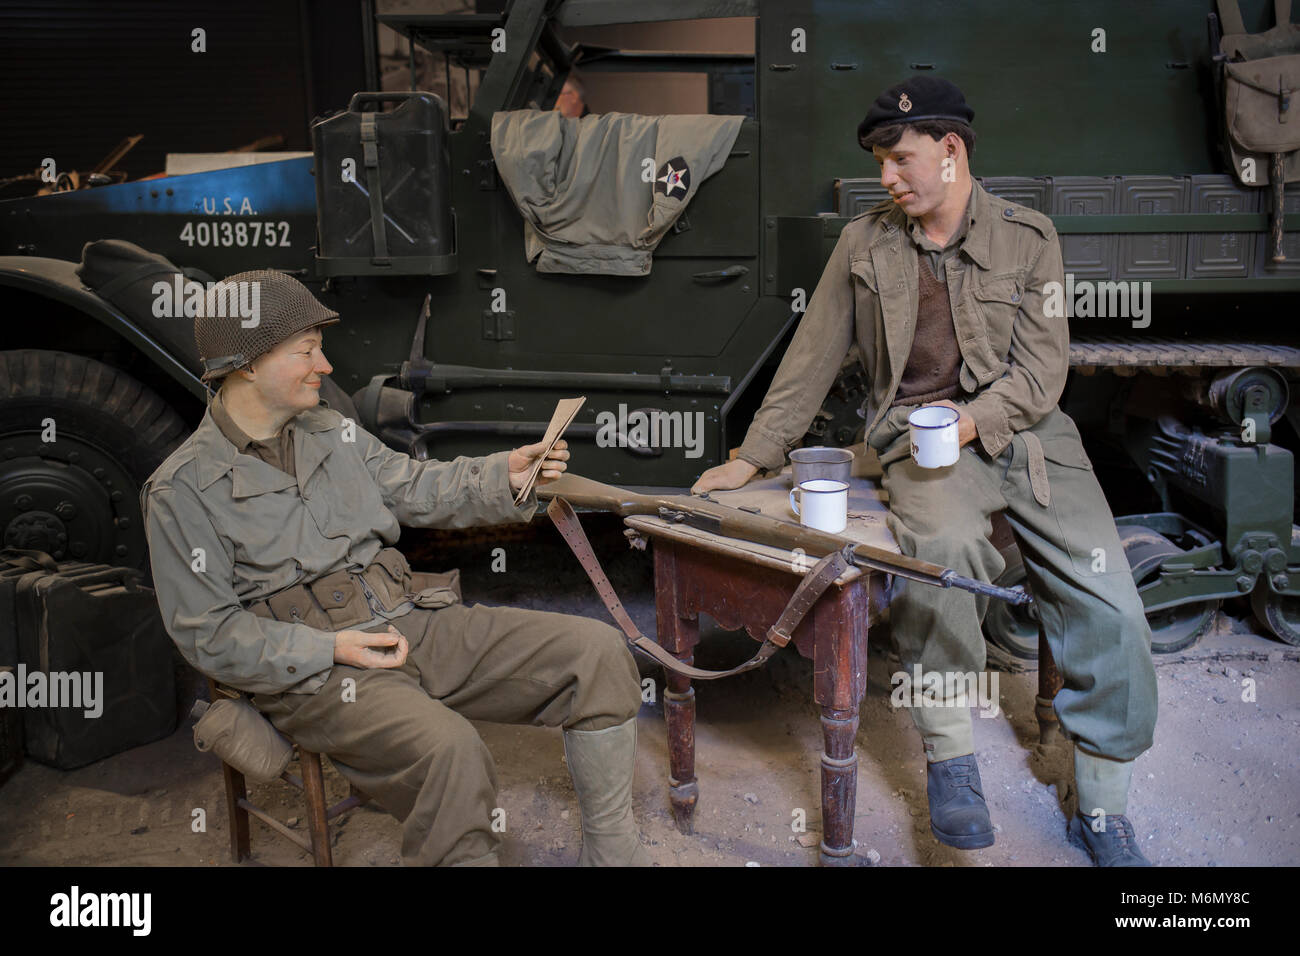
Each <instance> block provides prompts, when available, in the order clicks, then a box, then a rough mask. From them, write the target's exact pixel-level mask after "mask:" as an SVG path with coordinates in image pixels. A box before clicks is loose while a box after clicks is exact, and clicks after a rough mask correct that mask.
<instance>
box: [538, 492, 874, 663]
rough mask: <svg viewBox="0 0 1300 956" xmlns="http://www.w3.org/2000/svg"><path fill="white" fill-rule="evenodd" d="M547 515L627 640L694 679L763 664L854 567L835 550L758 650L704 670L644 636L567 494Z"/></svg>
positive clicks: (816, 568) (811, 574)
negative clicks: (721, 668) (735, 661)
mask: <svg viewBox="0 0 1300 956" xmlns="http://www.w3.org/2000/svg"><path fill="white" fill-rule="evenodd" d="M546 514H547V515H548V516H549V517H550V519H551V521H553V522H554V523H555V527H556V529H557V530H558V531H559V532H560V534H561V535H562V536H563V537H564V540H565V541H566V542H567V543H568V545H569V547H570V548H571V549H573V554H574V557H576V558H577V559H578V563H579V564H581V565H582V570H584V571H586V572H587V577H589V578H591V583H592V584H594V585H595V586H596V593H597V594H599V595H600V599H601V600H602V601H603V602H605V607H606V608H607V609H608V610H609V613H610V616H611V617H613V618H614V620H615V621H616V622H617V623H618V626H619V627H620V628H622V629H623V633H624V634H626V635H627V640H628V643H629V644H630V645H631V646H632V647H633V648H635V649H636V650H638V651H641V652H642V653H643V654H645V655H647V656H649V657H651V658H653V659H654V660H655V661H657V662H658V663H660V664H662V665H663V666H664V668H665V669H667V670H670V671H672V672H673V673H674V674H680V675H682V676H683V677H689V678H691V679H692V680H717V679H718V678H720V677H731V676H732V675H733V674H743V673H744V672H745V671H749V670H753V669H754V668H755V667H761V666H762V665H763V664H764V663H765V662H766V661H767V659H768V658H769V657H771V656H772V655H773V654H775V653H776V652H777V651H778V650H780V649H781V648H783V647H785V645H786V644H788V643H789V642H790V636H791V635H792V634H793V633H794V630H795V628H796V627H798V626H799V622H800V621H802V620H803V617H804V615H805V614H807V613H808V610H809V609H810V608H811V607H812V606H813V605H814V604H816V603H817V599H818V598H820V597H821V596H822V592H824V591H825V590H826V588H828V587H829V586H830V584H831V582H832V581H834V580H835V579H836V578H838V577H839V576H840V575H841V574H843V573H844V572H845V571H847V570H848V568H849V562H848V560H847V559H846V558H845V556H844V552H842V551H832V552H831V553H830V554H828V555H826V557H824V558H822V559H821V560H820V561H818V562H817V564H816V565H814V566H813V568H812V570H811V571H809V572H808V573H807V574H806V575H804V578H803V580H802V581H800V582H799V587H798V588H796V589H795V592H794V596H793V597H791V598H790V602H789V603H788V604H787V605H786V606H785V610H784V611H782V612H781V616H780V617H779V618H778V619H777V622H776V623H775V624H773V625H772V626H771V627H770V628H769V629H768V632H767V638H766V640H764V641H763V644H762V646H761V647H759V649H758V652H757V653H756V654H755V655H754V656H753V657H751V658H750V659H749V660H747V661H745V663H743V664H739V665H737V666H735V667H733V668H731V669H730V670H725V671H707V670H701V669H700V668H698V667H692V666H691V665H690V664H683V663H682V662H681V661H679V660H678V659H677V658H675V657H673V656H672V655H671V654H670V653H668V652H667V651H666V650H664V649H663V648H662V647H661V646H660V645H658V644H656V643H655V642H654V641H652V640H650V638H648V637H646V636H645V635H644V634H642V633H641V631H640V630H639V629H638V628H637V626H636V624H634V623H633V622H632V618H631V617H629V616H628V613H627V611H626V610H625V609H624V608H623V605H622V603H621V602H620V601H619V599H618V595H617V594H615V593H614V586H613V585H612V584H610V583H609V578H607V577H606V576H605V572H604V570H603V569H602V568H601V566H600V561H599V560H598V559H597V558H596V555H595V553H594V552H593V551H592V550H591V543H590V542H589V541H588V540H587V535H586V534H585V533H584V532H583V530H582V523H581V522H580V521H579V520H578V516H577V514H576V513H575V512H574V510H573V506H572V505H570V504H569V503H568V502H567V501H565V500H564V499H563V498H553V499H551V504H550V506H549V507H548V508H547V509H546Z"/></svg>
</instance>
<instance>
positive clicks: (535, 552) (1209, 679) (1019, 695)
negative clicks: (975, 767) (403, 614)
mask: <svg viewBox="0 0 1300 956" xmlns="http://www.w3.org/2000/svg"><path fill="white" fill-rule="evenodd" d="M587 521H588V526H589V533H590V534H591V537H592V539H593V544H595V546H596V549H597V552H598V553H599V554H600V555H601V557H602V559H603V560H604V561H605V563H606V567H607V570H609V572H610V575H611V578H612V579H613V580H614V583H615V586H616V587H617V588H618V589H619V591H620V593H621V595H622V597H623V598H624V601H625V602H626V604H627V605H628V607H629V609H630V610H631V613H632V615H633V617H634V618H635V620H636V621H637V623H638V625H639V626H640V627H641V628H642V630H643V631H644V632H645V633H647V634H653V633H654V608H653V586H652V583H653V582H652V575H651V573H650V564H651V562H650V560H649V557H648V555H646V554H644V553H640V552H630V551H627V550H626V549H625V547H624V546H623V544H622V541H621V535H620V533H619V528H618V527H617V525H616V524H614V523H612V522H610V521H607V520H602V519H594V518H590V517H589V518H588V519H587ZM402 547H403V550H406V551H407V552H408V554H410V555H411V556H412V561H413V563H415V564H416V566H417V567H430V568H437V567H449V566H459V567H461V569H462V573H463V575H464V585H465V594H466V598H467V600H469V601H470V602H481V603H488V604H512V605H516V606H527V607H539V608H541V607H544V608H547V609H551V610H560V611H566V612H570V613H578V614H586V615H590V616H595V617H601V618H603V617H604V611H603V608H602V607H601V606H600V605H599V603H598V601H597V599H596V597H595V595H594V593H593V592H592V591H591V589H590V586H589V585H588V584H587V582H586V580H585V578H584V577H582V575H581V572H580V571H579V570H577V567H576V562H575V561H574V560H573V558H572V556H571V555H569V554H568V553H567V551H565V550H563V546H562V545H561V544H560V543H559V541H558V537H557V536H556V535H555V534H554V532H553V531H551V530H550V529H549V528H545V527H543V528H541V529H538V530H532V531H526V532H523V533H521V534H516V535H509V536H506V537H503V538H497V539H487V538H484V539H480V540H473V539H467V538H464V537H460V538H457V537H454V536H447V535H439V534H433V533H427V532H415V531H407V532H406V533H405V535H404V537H403V541H402ZM495 547H504V548H505V549H506V553H507V557H508V568H509V570H508V572H507V573H506V574H494V573H492V572H491V571H490V570H489V567H490V564H491V558H492V554H491V552H492V549H493V548H495ZM1241 613H1243V612H1242V609H1240V608H1228V609H1226V613H1224V614H1221V616H1220V619H1219V622H1218V625H1217V627H1216V629H1215V631H1214V632H1213V633H1212V634H1209V635H1207V636H1206V637H1204V638H1202V639H1201V641H1200V642H1199V643H1198V644H1197V645H1196V646H1195V647H1194V648H1192V649H1191V650H1189V651H1187V652H1184V653H1182V654H1179V655H1175V656H1158V657H1157V658H1156V664H1157V667H1156V672H1157V676H1158V680H1159V694H1160V718H1159V723H1158V725H1157V728H1156V740H1155V745H1154V747H1152V749H1151V750H1150V751H1148V752H1147V753H1146V754H1144V755H1143V756H1142V757H1141V758H1139V760H1138V763H1137V768H1136V772H1135V774H1134V781H1133V788H1132V792H1131V796H1130V805H1129V816H1130V818H1131V819H1132V821H1133V823H1134V825H1135V827H1136V830H1137V835H1138V837H1139V839H1140V840H1141V843H1142V847H1143V850H1144V852H1145V853H1146V854H1147V856H1149V857H1150V858H1151V859H1152V861H1153V862H1155V863H1157V864H1160V865H1170V866H1239V865H1272V866H1286V865H1291V866H1294V865H1296V864H1297V863H1300V757H1297V755H1296V751H1295V741H1296V740H1297V737H1298V736H1300V649H1297V648H1293V647H1289V646H1287V645H1284V644H1282V643H1280V642H1278V641H1276V640H1273V639H1271V638H1266V637H1262V636H1259V635H1258V634H1255V633H1252V629H1253V628H1254V624H1253V622H1251V621H1250V619H1249V618H1248V617H1245V618H1238V617H1234V616H1232V615H1233V614H1241ZM872 635H873V639H872V653H871V656H870V661H869V677H870V682H869V686H868V690H867V696H866V700H865V701H864V702H863V705H862V708H861V712H860V716H861V727H860V730H859V734H858V739H857V754H858V761H859V764H858V790H857V807H856V821H855V831H854V832H855V839H856V841H857V843H858V847H857V850H856V856H855V861H856V862H859V863H861V864H862V865H872V864H879V865H894V866H903V865H920V866H994V865H997V866H1006V865H1009V866H1029V865H1051V864H1059V865H1068V866H1086V865H1088V864H1089V860H1088V857H1087V855H1086V854H1085V853H1084V852H1083V851H1082V850H1080V849H1077V848H1075V847H1073V846H1071V845H1070V844H1069V843H1068V842H1067V841H1066V839H1065V825H1066V819H1067V817H1066V815H1065V812H1064V811H1063V804H1064V806H1065V807H1066V808H1067V809H1069V810H1071V811H1072V810H1073V805H1072V800H1071V797H1072V794H1071V792H1070V791H1071V789H1072V785H1071V778H1072V772H1071V769H1070V768H1071V761H1070V756H1069V750H1068V745H1062V746H1060V747H1057V748H1055V749H1054V750H1051V751H1049V752H1046V753H1039V752H1038V748H1036V746H1035V744H1036V741H1037V722H1036V720H1035V719H1034V715H1033V698H1034V693H1035V690H1036V686H1037V674H1036V672H1034V671H1027V672H1022V673H1005V672H1004V673H1000V674H999V685H1000V686H999V690H1000V695H1001V704H1002V711H1003V713H1002V714H1000V715H998V716H996V717H993V718H991V719H987V720H985V719H979V718H978V717H977V718H976V719H975V720H974V726H975V740H976V746H977V753H978V756H979V760H980V770H981V775H982V778H983V781H984V785H985V793H986V797H987V799H988V802H989V807H990V811H991V813H992V817H993V821H994V824H995V826H996V828H997V837H996V842H995V844H994V845H993V846H992V847H990V848H988V849H985V850H976V851H968V852H963V851H959V850H953V849H950V848H948V847H945V846H942V845H940V844H938V843H937V842H936V841H935V840H934V839H933V838H932V837H931V835H930V833H929V829H928V814H927V809H926V800H925V772H924V764H923V761H922V757H921V753H920V746H919V739H918V738H917V736H916V733H915V731H914V730H913V729H912V726H911V721H910V719H909V718H908V716H907V715H906V714H905V713H903V712H901V711H899V710H897V709H895V708H894V707H893V706H892V705H891V704H890V700H889V696H890V683H889V675H890V674H891V673H893V672H894V671H896V670H898V664H897V661H896V660H895V659H891V656H890V653H889V650H888V647H889V643H888V635H887V630H886V629H885V628H884V627H878V628H876V629H875V630H873V632H872ZM752 649H753V644H752V642H751V641H750V640H749V639H748V638H747V637H744V636H743V635H737V634H728V633H725V632H720V631H716V630H714V631H710V632H708V633H707V634H706V637H705V640H704V642H703V644H702V646H701V651H700V653H699V655H698V658H697V663H699V664H700V665H701V666H704V667H710V666H714V667H721V666H729V665H730V664H733V663H735V662H737V661H740V660H743V659H745V658H746V657H747V656H748V655H749V654H750V653H752ZM642 672H643V674H644V675H646V676H649V677H651V678H653V680H654V681H655V691H656V693H655V700H654V702H653V703H647V704H645V705H644V706H643V708H642V711H641V714H640V717H639V722H638V723H639V731H640V739H639V743H638V754H637V772H636V783H635V789H634V810H635V812H636V815H637V819H638V821H639V823H640V826H641V830H642V835H643V840H644V842H645V843H646V846H647V850H648V851H649V854H650V856H651V859H652V860H653V861H654V862H655V863H656V864H657V865H661V866H699V865H707V866H741V865H745V864H747V863H756V864H758V865H761V866H812V865H816V863H817V840H818V838H819V835H820V834H819V830H820V792H819V786H820V783H819V781H820V775H819V763H818V758H819V754H820V750H821V730H820V726H819V723H818V710H817V708H816V707H815V706H814V705H813V704H812V702H811V700H810V688H811V684H812V665H811V662H809V661H807V660H803V659H801V658H799V657H798V656H797V655H796V654H794V653H793V652H790V651H785V652H782V653H781V654H779V655H777V657H775V658H774V659H773V660H772V661H771V662H769V664H768V666H767V667H765V668H763V669H761V670H758V671H753V672H749V673H747V674H743V675H740V676H739V677H735V678H731V679H728V680H725V681H719V682H715V683H711V684H707V685H700V686H699V687H698V688H697V691H696V695H697V731H696V737H697V745H696V748H697V749H696V754H697V757H696V766H697V773H698V775H699V785H700V794H701V796H700V802H699V806H698V808H697V811H696V816H695V829H694V832H693V833H692V834H689V835H685V834H682V833H679V832H678V830H677V829H676V827H675V826H674V824H673V821H672V817H671V814H670V813H669V810H668V801H667V790H666V787H667V780H666V778H667V747H666V741H665V733H664V720H663V705H662V684H661V677H660V674H659V673H658V671H657V669H656V668H655V667H653V666H652V665H650V664H648V663H646V664H644V665H643V666H642ZM1246 679H1251V680H1253V681H1254V683H1255V689H1256V699H1255V701H1253V702H1244V701H1242V700H1241V697H1242V687H1243V683H1242V682H1243V680H1246ZM478 726H479V729H480V731H481V732H482V734H483V738H484V740H485V741H486V742H487V745H488V747H489V749H490V750H491V752H492V754H493V757H494V759H495V760H496V763H497V768H498V774H499V777H500V790H499V797H500V806H501V807H502V808H503V809H504V810H505V813H506V817H505V819H506V830H505V833H504V834H503V842H502V846H501V859H502V862H503V863H504V864H506V865H567V864H572V863H573V862H574V861H575V860H576V858H577V853H578V848H579V820H578V809H577V804H576V800H575V798H574V794H573V789H572V786H571V784H570V782H569V778H568V773H567V770H566V767H565V765H564V759H563V748H562V744H561V737H560V734H559V732H558V731H557V730H553V729H548V728H536V727H514V726H503V725H492V724H480V725H478ZM326 781H327V786H328V788H329V790H330V793H331V795H332V796H334V797H341V796H342V795H343V794H344V793H346V783H345V781H344V780H343V778H342V777H340V776H339V775H338V773H337V772H336V771H334V770H333V768H328V767H327V771H326ZM254 799H255V800H258V801H260V802H263V803H265V804H269V805H270V807H271V808H272V809H273V810H275V812H277V813H278V814H279V815H280V816H281V817H282V818H292V817H297V818H298V819H297V822H296V824H295V825H296V827H297V828H298V829H300V830H301V829H302V826H303V824H302V821H301V817H302V807H301V803H300V801H299V800H298V799H297V795H296V792H295V791H293V790H292V789H291V788H290V787H288V786H287V785H286V784H283V783H279V782H276V783H274V784H268V785H261V786H258V787H256V788H254ZM0 806H3V808H4V812H3V813H0V865H16V864H17V865H22V864H35V865H52V864H64V865H99V864H117V865H146V866H147V865H158V864H164V865H167V864H169V865H229V856H228V849H227V848H228V831H227V821H226V819H225V810H224V803H223V797H222V785H221V774H220V770H219V768H218V765H217V763H216V761H215V759H214V758H212V757H211V756H209V755H205V754H201V753H199V752H198V751H196V750H195V748H194V746H193V743H192V736H191V733H190V725H189V724H187V725H186V726H184V727H182V728H181V729H179V730H178V731H177V732H176V733H175V734H173V735H172V736H171V737H169V738H167V739H165V740H162V741H159V742H157V743H154V744H151V745H148V746H145V747H139V748H136V749H134V750H131V751H128V752H126V753H123V754H119V755H117V756H114V757H111V758H108V759H106V760H103V761H100V762H98V763H96V764H93V765H91V766H89V767H85V768H82V769H80V770H76V771H68V772H61V771H57V770H52V769H50V768H47V767H43V766H40V765H38V764H34V763H31V762H28V763H27V764H25V765H24V767H23V768H22V769H21V770H20V771H19V772H18V773H17V774H16V775H15V776H14V777H13V778H11V779H10V780H9V781H8V782H7V783H6V784H4V786H3V787H2V788H0ZM196 811H202V812H203V815H204V816H205V817H206V827H205V829H204V830H203V831H202V832H196V828H195V826H194V825H193V821H194V820H195V819H196V816H197V815H196ZM801 818H804V819H806V821H807V830H806V832H796V829H795V828H794V824H795V822H796V821H797V820H799V819H801ZM335 830H336V836H335V841H336V842H335V849H334V853H335V861H336V863H337V864H339V865H345V866H395V865H398V863H399V859H398V855H399V845H400V829H399V826H398V824H397V823H396V821H394V820H393V819H392V818H391V817H389V816H388V815H387V814H386V813H384V812H382V811H379V810H375V809H370V808H362V809H360V810H356V811H353V812H352V813H350V814H349V815H347V816H346V817H345V818H344V819H343V821H342V823H341V824H339V825H337V826H336V828H335ZM253 850H254V860H253V863H254V865H269V866H292V865H310V860H309V859H308V857H307V855H306V854H305V853H302V852H301V851H299V850H298V849H297V848H296V847H294V846H292V845H291V844H289V843H288V842H287V841H285V840H283V839H280V838H278V837H276V836H274V835H273V834H272V833H271V831H270V830H269V829H268V828H266V827H265V826H264V825H262V824H261V823H258V822H256V821H255V822H254V824H253Z"/></svg>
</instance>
